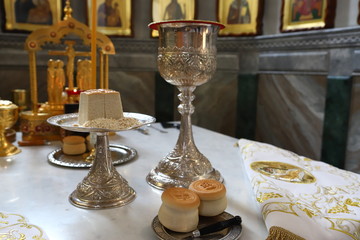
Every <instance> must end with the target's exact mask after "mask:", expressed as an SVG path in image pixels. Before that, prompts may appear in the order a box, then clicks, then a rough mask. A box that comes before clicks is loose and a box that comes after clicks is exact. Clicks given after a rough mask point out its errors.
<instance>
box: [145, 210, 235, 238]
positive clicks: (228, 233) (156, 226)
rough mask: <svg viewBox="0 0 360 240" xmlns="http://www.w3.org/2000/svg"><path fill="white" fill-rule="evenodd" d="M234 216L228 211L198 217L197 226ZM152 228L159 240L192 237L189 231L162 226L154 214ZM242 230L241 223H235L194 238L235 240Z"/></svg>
mask: <svg viewBox="0 0 360 240" xmlns="http://www.w3.org/2000/svg"><path fill="white" fill-rule="evenodd" d="M233 217H234V216H233V215H231V214H230V213H227V212H223V213H222V214H220V215H217V216H215V217H202V216H200V217H199V225H198V228H199V229H200V228H203V227H206V226H208V225H210V224H213V223H216V222H219V221H224V220H227V219H230V218H233ZM152 228H153V230H154V232H155V233H156V235H157V237H158V238H159V239H161V240H179V239H192V238H191V232H188V233H180V232H174V231H171V230H169V229H167V228H166V227H164V226H163V225H162V224H161V223H160V221H159V218H158V216H156V217H155V218H154V219H153V222H152ZM241 232H242V226H241V225H235V226H232V227H229V228H227V229H224V230H222V231H218V232H214V233H211V234H207V235H204V236H200V237H197V238H194V239H199V240H200V239H202V240H205V239H206V240H235V239H239V238H240V236H241Z"/></svg>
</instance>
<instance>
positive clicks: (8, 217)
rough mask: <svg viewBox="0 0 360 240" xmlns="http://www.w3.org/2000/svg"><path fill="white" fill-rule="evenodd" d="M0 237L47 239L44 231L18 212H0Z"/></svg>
mask: <svg viewBox="0 0 360 240" xmlns="http://www.w3.org/2000/svg"><path fill="white" fill-rule="evenodd" d="M0 239H14V240H15V239H36V240H48V239H49V238H48V237H47V236H46V234H45V232H44V231H43V230H42V229H41V228H40V227H38V226H35V225H33V224H31V223H29V222H28V221H27V219H26V218H25V217H23V216H21V215H19V214H14V213H5V212H0Z"/></svg>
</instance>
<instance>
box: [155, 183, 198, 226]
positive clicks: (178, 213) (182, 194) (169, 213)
mask: <svg viewBox="0 0 360 240" xmlns="http://www.w3.org/2000/svg"><path fill="white" fill-rule="evenodd" d="M161 200H162V204H161V207H160V209H159V213H158V217H159V221H160V223H161V224H162V225H163V226H165V227H166V228H168V229H170V230H172V231H175V232H190V231H193V230H195V229H196V228H197V225H198V224H199V211H198V207H199V205H200V199H199V197H198V196H197V195H196V193H194V192H193V191H191V190H189V189H187V188H179V187H174V188H168V189H166V190H165V191H164V192H163V194H162V195H161Z"/></svg>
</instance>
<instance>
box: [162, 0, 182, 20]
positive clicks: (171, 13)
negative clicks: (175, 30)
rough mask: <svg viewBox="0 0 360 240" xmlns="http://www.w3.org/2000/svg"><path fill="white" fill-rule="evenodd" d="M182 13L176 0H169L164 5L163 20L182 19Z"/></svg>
mask: <svg viewBox="0 0 360 240" xmlns="http://www.w3.org/2000/svg"><path fill="white" fill-rule="evenodd" d="M183 18H184V14H183V12H182V9H181V6H180V4H179V3H178V1H177V0H171V2H170V3H169V4H168V5H167V6H166V8H165V12H164V17H163V20H174V19H183Z"/></svg>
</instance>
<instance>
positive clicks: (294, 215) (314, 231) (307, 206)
mask: <svg viewBox="0 0 360 240" xmlns="http://www.w3.org/2000/svg"><path fill="white" fill-rule="evenodd" d="M238 145H239V148H240V152H241V156H242V159H243V162H244V167H245V169H246V172H247V175H248V177H249V179H250V181H251V185H252V188H253V190H254V194H255V198H256V201H257V203H258V204H259V205H260V208H261V212H262V215H263V218H264V221H265V224H266V227H267V228H268V230H269V236H268V238H267V239H268V240H273V239H276V240H279V239H295V240H299V239H301V240H302V239H308V240H311V239H327V240H332V239H333V240H339V239H342V240H353V239H360V175H359V174H356V173H353V172H349V171H345V170H342V169H339V168H336V167H334V166H331V165H329V164H327V163H324V162H320V161H315V160H311V159H309V158H306V157H303V156H299V155H297V154H295V153H292V152H290V151H287V150H284V149H281V148H278V147H275V146H273V145H270V144H265V143H260V142H255V141H250V140H246V139H240V140H239V141H238Z"/></svg>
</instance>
